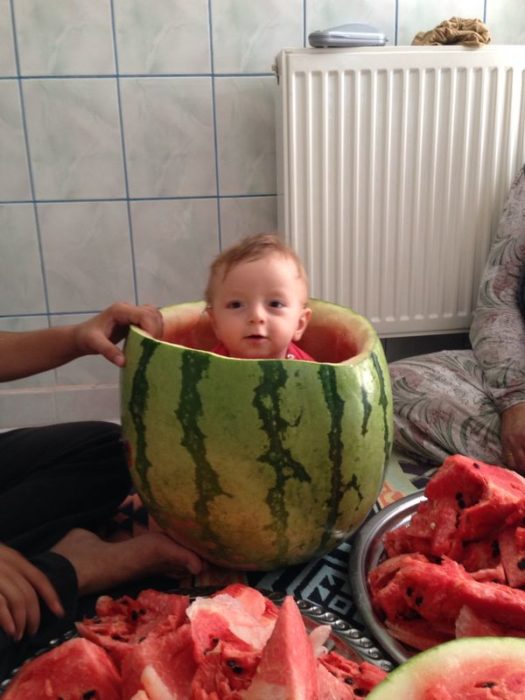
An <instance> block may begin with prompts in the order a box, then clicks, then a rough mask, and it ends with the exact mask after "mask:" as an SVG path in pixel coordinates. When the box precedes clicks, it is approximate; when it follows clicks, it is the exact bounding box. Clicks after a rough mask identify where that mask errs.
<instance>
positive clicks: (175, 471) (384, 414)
mask: <svg viewBox="0 0 525 700" xmlns="http://www.w3.org/2000/svg"><path fill="white" fill-rule="evenodd" d="M202 308H203V307H202V305H201V304H200V303H192V304H181V305H178V306H174V307H167V308H166V309H163V310H162V313H163V315H164V318H165V323H166V328H167V331H168V332H167V336H168V337H173V332H172V330H170V329H173V328H175V327H191V324H193V325H195V324H196V323H197V322H198V323H201V320H202ZM312 309H313V318H316V319H317V324H318V325H319V324H320V325H321V326H322V325H323V322H327V323H330V320H331V317H332V316H334V318H337V319H339V321H338V322H340V320H341V318H343V319H344V320H345V322H346V323H347V324H348V323H350V324H354V325H355V326H356V328H357V331H358V332H357V335H358V336H359V338H360V340H359V347H361V348H362V349H363V351H362V352H361V353H360V354H359V355H357V356H356V357H355V358H354V359H353V360H350V361H347V362H338V363H329V362H326V361H323V362H315V363H313V362H304V361H295V360H285V361H283V360H237V359H232V358H226V357H219V356H217V355H214V354H213V353H210V352H207V351H202V350H196V349H190V348H187V347H184V346H182V345H177V344H172V343H168V342H163V341H158V340H154V339H152V338H151V337H149V336H147V334H145V333H143V332H142V331H141V330H140V329H137V328H131V329H130V333H129V336H128V339H127V342H126V348H125V353H126V367H125V368H124V370H123V372H122V382H121V388H122V396H121V398H122V426H123V433H124V438H125V440H126V441H127V443H128V445H129V448H130V449H129V454H130V469H131V474H132V478H133V481H134V484H135V486H136V488H137V491H138V492H139V494H140V495H141V497H142V499H143V501H144V502H145V504H146V505H147V507H148V509H149V510H150V512H151V514H152V515H153V517H154V518H155V519H156V520H157V522H158V523H159V524H160V525H161V526H162V527H164V528H165V529H166V530H167V531H169V532H171V533H172V534H173V536H174V537H175V538H176V539H177V540H178V541H180V542H181V543H183V544H186V545H187V546H189V547H191V548H192V549H194V550H195V551H197V552H198V553H200V554H201V555H202V556H203V557H205V558H206V559H208V560H210V561H212V562H214V563H216V564H219V565H221V566H226V567H234V568H240V569H257V570H267V569H273V568H276V567H280V566H284V565H289V564H293V563H298V562H303V561H306V560H308V559H311V558H313V557H316V556H320V555H322V554H324V553H326V552H327V551H329V550H331V549H332V548H333V547H334V546H336V545H337V544H338V543H339V542H340V541H342V540H343V539H345V538H346V537H348V536H349V535H350V534H351V533H352V532H353V531H354V530H355V529H356V528H357V527H358V526H359V525H360V524H361V523H362V522H363V520H364V519H365V517H366V516H367V514H368V513H369V511H370V508H371V507H372V505H373V504H374V502H375V500H376V498H377V495H378V493H379V491H380V488H381V486H382V482H383V476H384V468H385V465H386V462H387V460H388V458H389V455H390V451H391V440H392V398H391V390H390V382H389V375H388V369H387V364H386V360H385V357H384V353H383V350H382V346H381V343H380V341H379V339H378V338H377V336H376V335H375V333H374V331H373V329H372V327H371V326H370V324H368V322H367V321H366V320H365V319H363V318H362V317H360V316H358V315H356V314H353V312H351V311H349V310H347V309H344V308H343V307H336V306H335V305H332V304H326V303H325V302H315V301H314V302H312ZM313 325H314V328H315V326H316V324H315V323H314V324H313ZM178 330H180V328H178ZM311 333H313V331H312V332H311ZM311 337H313V336H311ZM208 344H209V342H208ZM306 349H307V351H308V348H306ZM325 352H326V351H325ZM319 354H322V353H320V352H318V353H317V354H316V355H315V356H316V357H318V356H319Z"/></svg>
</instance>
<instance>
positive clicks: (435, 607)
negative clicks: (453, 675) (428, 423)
mask: <svg viewBox="0 0 525 700" xmlns="http://www.w3.org/2000/svg"><path fill="white" fill-rule="evenodd" d="M425 496H426V499H427V500H424V501H422V502H421V503H420V505H419V506H418V508H417V511H416V512H415V514H414V515H413V516H412V518H411V520H410V522H409V523H408V524H407V525H405V526H402V527H399V528H396V529H394V530H392V531H390V532H388V533H387V534H386V535H385V537H384V541H383V544H384V548H385V552H386V554H387V558H386V559H385V560H384V561H382V562H381V563H380V564H379V565H378V566H377V567H375V568H374V569H373V570H371V571H370V573H369V576H368V584H369V589H370V594H371V601H372V605H373V607H374V609H375V610H376V612H377V614H378V616H379V617H380V618H381V619H382V620H384V624H385V626H386V627H387V628H388V630H389V631H390V633H391V634H392V636H393V637H395V638H397V639H398V640H399V641H401V642H403V643H404V644H407V645H408V646H410V647H412V648H414V649H417V650H424V649H429V648H430V647H433V646H435V645H437V644H440V643H442V642H445V641H447V640H451V639H454V638H459V637H480V636H496V637H504V636H512V637H525V590H523V587H524V586H525V479H524V478H523V477H521V476H520V475H519V474H517V473H515V472H513V471H509V470H507V469H504V468H503V467H498V466H494V465H489V464H484V463H482V462H479V461H475V460H473V459H469V458H467V457H463V456H460V455H455V456H452V457H449V458H448V459H446V460H445V462H444V463H443V464H442V466H441V467H440V468H439V470H438V471H437V472H436V473H435V475H434V476H433V477H432V479H431V480H430V482H429V483H428V485H427V487H426V489H425Z"/></svg>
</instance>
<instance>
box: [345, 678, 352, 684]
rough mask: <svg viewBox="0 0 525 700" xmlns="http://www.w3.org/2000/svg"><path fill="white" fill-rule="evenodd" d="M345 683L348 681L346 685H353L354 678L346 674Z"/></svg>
mask: <svg viewBox="0 0 525 700" xmlns="http://www.w3.org/2000/svg"><path fill="white" fill-rule="evenodd" d="M345 683H348V685H354V679H353V678H352V677H351V676H347V677H346V678H345Z"/></svg>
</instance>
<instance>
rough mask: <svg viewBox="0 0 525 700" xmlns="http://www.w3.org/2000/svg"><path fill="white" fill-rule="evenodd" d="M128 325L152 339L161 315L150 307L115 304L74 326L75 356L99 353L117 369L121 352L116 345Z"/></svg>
mask: <svg viewBox="0 0 525 700" xmlns="http://www.w3.org/2000/svg"><path fill="white" fill-rule="evenodd" d="M130 324H133V325H135V326H139V327H140V328H142V329H143V330H145V331H146V332H147V333H149V334H150V335H152V336H153V337H154V338H159V337H160V336H161V335H162V329H163V321H162V315H161V313H160V311H159V310H158V309H156V308H155V307H154V306H150V305H149V304H144V305H143V306H135V305H133V304H125V303H116V304H112V305H111V306H110V307H108V308H107V309H105V310H104V311H102V312H101V313H99V314H98V315H97V316H94V317H93V318H90V319H89V320H88V321H84V323H80V324H78V325H77V326H75V329H74V336H75V343H76V345H77V348H78V350H79V353H80V354H81V355H93V354H100V355H103V356H104V357H105V358H106V359H108V360H109V361H110V362H113V364H115V365H117V366H118V367H123V366H124V363H125V359H124V353H123V352H122V351H121V350H120V349H119V348H118V347H117V346H116V343H118V342H120V341H121V340H122V339H123V338H124V337H125V336H126V333H127V331H128V327H129V325H130Z"/></svg>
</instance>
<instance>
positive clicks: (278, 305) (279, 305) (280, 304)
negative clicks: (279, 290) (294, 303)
mask: <svg viewBox="0 0 525 700" xmlns="http://www.w3.org/2000/svg"><path fill="white" fill-rule="evenodd" d="M270 306H271V308H272V309H282V308H283V307H284V304H283V302H282V301H279V300H278V299H273V300H272V301H271V302H270Z"/></svg>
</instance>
